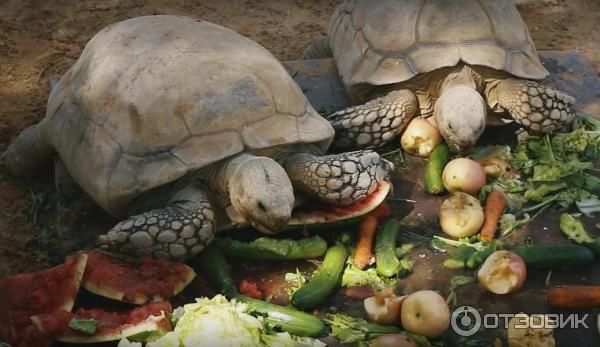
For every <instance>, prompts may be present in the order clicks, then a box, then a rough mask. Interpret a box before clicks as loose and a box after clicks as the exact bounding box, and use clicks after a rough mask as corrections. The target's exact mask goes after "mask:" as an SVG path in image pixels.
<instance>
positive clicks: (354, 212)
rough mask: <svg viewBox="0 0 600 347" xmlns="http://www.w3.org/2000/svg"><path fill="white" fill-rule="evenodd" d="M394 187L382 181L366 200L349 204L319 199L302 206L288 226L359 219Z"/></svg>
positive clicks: (371, 209)
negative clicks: (329, 202) (336, 204)
mask: <svg viewBox="0 0 600 347" xmlns="http://www.w3.org/2000/svg"><path fill="white" fill-rule="evenodd" d="M391 189H392V185H391V183H389V182H387V181H382V182H380V183H379V185H378V186H377V188H375V190H374V191H373V192H372V193H371V194H370V195H369V196H368V197H367V198H366V199H364V200H362V201H358V202H355V203H353V204H351V205H348V206H335V205H330V204H325V203H322V202H319V201H316V202H311V203H310V204H305V205H303V206H300V208H299V209H298V210H296V211H294V213H293V214H292V218H291V219H290V221H289V222H288V225H287V227H288V228H294V227H305V226H310V227H313V228H318V227H324V226H327V225H330V226H331V225H334V224H337V223H340V222H348V221H350V220H358V218H359V217H362V216H364V215H366V214H367V213H369V212H371V211H373V210H374V209H375V208H376V207H377V206H379V205H380V204H381V203H382V202H383V201H384V200H385V198H386V196H387V195H388V193H389V192H390V190H391Z"/></svg>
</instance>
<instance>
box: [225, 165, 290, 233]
mask: <svg viewBox="0 0 600 347" xmlns="http://www.w3.org/2000/svg"><path fill="white" fill-rule="evenodd" d="M228 175H229V177H228V182H229V183H228V187H229V198H230V200H231V204H232V207H233V209H234V211H233V213H235V214H237V215H239V216H240V217H241V219H242V220H243V221H245V222H247V223H249V224H251V225H252V226H254V227H255V228H256V229H258V230H260V231H262V232H265V233H269V234H271V233H275V232H278V231H279V230H281V229H282V228H283V227H284V226H285V225H286V224H287V223H288V221H289V220H290V218H291V216H292V209H293V207H294V190H293V188H292V183H291V182H290V179H289V177H288V175H287V173H286V172H285V170H284V169H283V167H281V165H279V164H278V163H277V162H276V161H275V160H273V159H271V158H268V157H254V156H248V157H246V158H245V159H243V162H241V163H239V165H236V168H235V170H234V171H233V172H228Z"/></svg>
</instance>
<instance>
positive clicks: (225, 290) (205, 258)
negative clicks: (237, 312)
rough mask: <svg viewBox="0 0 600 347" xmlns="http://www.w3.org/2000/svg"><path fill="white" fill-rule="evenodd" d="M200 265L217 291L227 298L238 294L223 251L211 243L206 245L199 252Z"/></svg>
mask: <svg viewBox="0 0 600 347" xmlns="http://www.w3.org/2000/svg"><path fill="white" fill-rule="evenodd" d="M200 264H201V265H200V266H201V267H202V271H203V272H204V274H205V275H206V277H208V281H209V282H210V283H211V284H212V285H213V286H214V287H215V289H216V290H217V291H219V292H220V293H221V294H223V295H225V296H226V297H228V298H230V299H231V298H234V297H236V296H237V295H239V292H238V290H237V287H236V285H235V282H234V281H233V278H232V277H231V269H230V268H229V264H228V263H227V259H225V256H224V255H223V253H222V252H221V251H220V250H219V249H218V248H217V247H216V246H213V245H210V246H208V247H206V248H205V249H204V250H203V251H202V253H200Z"/></svg>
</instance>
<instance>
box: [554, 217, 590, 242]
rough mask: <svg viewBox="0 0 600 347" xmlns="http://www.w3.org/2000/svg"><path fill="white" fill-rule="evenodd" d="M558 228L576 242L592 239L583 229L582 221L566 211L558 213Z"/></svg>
mask: <svg viewBox="0 0 600 347" xmlns="http://www.w3.org/2000/svg"><path fill="white" fill-rule="evenodd" d="M560 230H561V231H562V232H563V233H564V234H565V235H567V237H568V238H569V239H571V240H573V241H575V242H576V243H580V244H581V243H588V242H593V241H594V239H593V238H592V237H591V236H590V235H589V234H588V233H587V231H586V230H585V228H584V226H583V223H581V221H580V220H579V219H578V218H575V217H574V216H573V215H570V214H567V213H563V214H561V215H560Z"/></svg>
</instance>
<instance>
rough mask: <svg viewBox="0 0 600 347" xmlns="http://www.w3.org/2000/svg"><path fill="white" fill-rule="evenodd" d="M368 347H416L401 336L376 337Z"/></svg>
mask: <svg viewBox="0 0 600 347" xmlns="http://www.w3.org/2000/svg"><path fill="white" fill-rule="evenodd" d="M369 347H417V344H416V343H415V341H413V340H411V339H409V338H408V337H406V336H404V335H402V334H389V335H381V336H379V337H377V338H376V339H374V340H373V341H371V343H370V344H369Z"/></svg>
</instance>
